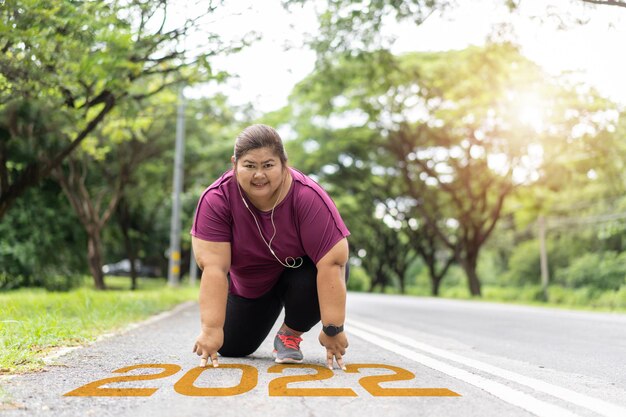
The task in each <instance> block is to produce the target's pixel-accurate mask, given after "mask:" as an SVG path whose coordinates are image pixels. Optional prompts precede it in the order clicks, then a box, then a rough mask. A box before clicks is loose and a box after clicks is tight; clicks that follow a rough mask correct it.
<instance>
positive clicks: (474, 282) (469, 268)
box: [461, 252, 482, 297]
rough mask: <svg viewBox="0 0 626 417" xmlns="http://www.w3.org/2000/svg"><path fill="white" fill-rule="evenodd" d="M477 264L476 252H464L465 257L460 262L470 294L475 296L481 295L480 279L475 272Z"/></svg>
mask: <svg viewBox="0 0 626 417" xmlns="http://www.w3.org/2000/svg"><path fill="white" fill-rule="evenodd" d="M477 265H478V253H473V252H469V253H466V254H465V259H463V261H462V262H461V266H462V267H463V271H464V272H465V275H466V276H467V283H468V286H469V290H470V294H472V296H475V297H480V296H482V294H481V290H480V287H481V285H480V279H479V278H478V273H477V272H476V266H477Z"/></svg>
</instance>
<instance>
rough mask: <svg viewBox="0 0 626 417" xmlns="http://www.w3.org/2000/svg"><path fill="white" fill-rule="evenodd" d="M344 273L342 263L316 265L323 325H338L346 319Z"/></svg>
mask: <svg viewBox="0 0 626 417" xmlns="http://www.w3.org/2000/svg"><path fill="white" fill-rule="evenodd" d="M345 274H346V268H345V266H343V265H339V264H334V265H328V266H318V270H317V294H318V298H319V303H320V314H321V317H322V324H323V325H329V324H334V325H336V326H340V325H342V324H344V321H345V320H346V281H345Z"/></svg>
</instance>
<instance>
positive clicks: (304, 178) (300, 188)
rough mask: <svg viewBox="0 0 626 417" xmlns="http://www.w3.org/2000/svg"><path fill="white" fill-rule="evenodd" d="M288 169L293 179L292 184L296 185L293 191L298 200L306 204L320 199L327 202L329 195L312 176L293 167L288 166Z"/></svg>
mask: <svg viewBox="0 0 626 417" xmlns="http://www.w3.org/2000/svg"><path fill="white" fill-rule="evenodd" d="M290 170H291V175H292V178H293V179H294V184H295V185H296V189H295V190H294V191H295V192H296V195H297V197H298V198H297V200H298V202H300V203H302V204H308V203H310V202H311V201H313V200H321V201H323V202H325V203H328V200H330V196H329V195H328V193H327V192H326V190H324V188H323V187H322V186H321V185H319V184H318V183H317V182H316V181H315V180H314V179H313V178H311V177H309V176H308V175H306V174H304V173H302V172H301V171H298V170H297V169H295V168H290Z"/></svg>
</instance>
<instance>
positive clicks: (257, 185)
mask: <svg viewBox="0 0 626 417" xmlns="http://www.w3.org/2000/svg"><path fill="white" fill-rule="evenodd" d="M267 184H269V183H268V182H264V183H261V184H255V183H252V186H253V187H255V188H263V187H265V186H266V185H267Z"/></svg>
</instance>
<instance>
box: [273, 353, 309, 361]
mask: <svg viewBox="0 0 626 417" xmlns="http://www.w3.org/2000/svg"><path fill="white" fill-rule="evenodd" d="M272 355H273V356H274V358H275V359H274V362H276V363H296V364H297V363H302V362H304V359H293V358H284V359H279V358H278V355H277V354H276V351H274V352H272Z"/></svg>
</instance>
